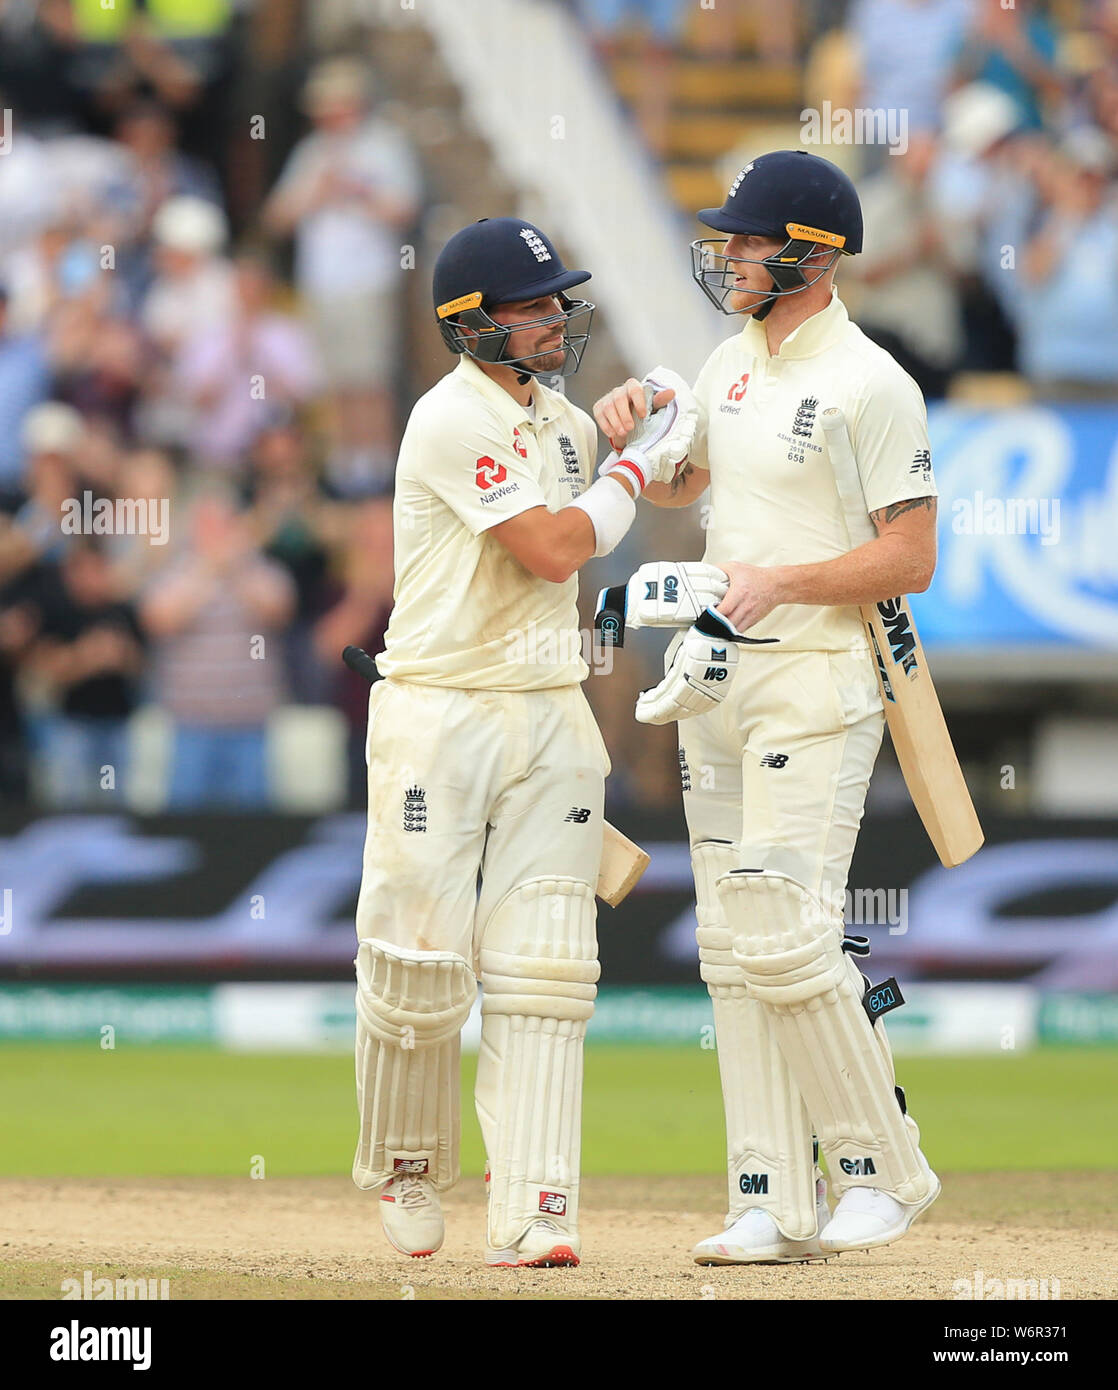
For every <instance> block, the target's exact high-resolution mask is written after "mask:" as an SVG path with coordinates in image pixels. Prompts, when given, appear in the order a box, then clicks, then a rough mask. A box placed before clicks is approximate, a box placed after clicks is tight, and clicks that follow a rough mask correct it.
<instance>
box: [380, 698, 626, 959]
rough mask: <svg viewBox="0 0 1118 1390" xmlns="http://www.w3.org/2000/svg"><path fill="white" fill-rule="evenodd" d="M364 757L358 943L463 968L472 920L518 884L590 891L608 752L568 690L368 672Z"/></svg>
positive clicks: (479, 920) (477, 937)
mask: <svg viewBox="0 0 1118 1390" xmlns="http://www.w3.org/2000/svg"><path fill="white" fill-rule="evenodd" d="M368 763H369V825H368V832H367V835H366V839H365V855H364V868H363V873H362V878H361V893H360V897H359V898H358V902H357V935H358V937H359V938H360V939H364V938H366V937H377V938H379V939H380V940H382V941H388V942H391V943H393V944H394V945H397V946H408V947H412V948H415V949H418V950H424V951H454V952H456V953H457V954H458V955H460V956H463V957H464V958H465V959H466V960H468V961H471V962H473V963H474V964H475V966H476V964H477V962H478V959H479V952H480V949H481V946H482V944H483V943H482V939H481V938H482V936H483V935H484V928H485V924H486V923H487V921H488V920H489V917H490V915H491V914H492V911H493V909H494V907H496V905H497V904H498V903H499V902H500V901H501V899H502V898H503V897H504V896H505V895H506V894H507V893H508V892H509V891H510V890H511V889H513V888H515V887H516V886H517V885H518V884H521V883H524V882H526V881H528V880H530V879H534V878H540V877H543V878H548V877H556V876H561V877H565V878H573V879H577V880H579V881H580V882H582V883H585V884H588V885H589V887H590V889H591V892H593V890H594V887H595V885H596V884H597V881H598V867H599V862H600V860H601V853H602V806H603V801H604V784H605V778H606V775H607V773H608V772H609V758H608V755H607V754H606V749H605V744H604V743H603V742H602V736H601V734H600V733H599V732H598V726H597V724H596V723H595V722H594V716H593V714H592V713H591V711H590V706H589V705H588V704H587V702H586V697H585V696H584V695H583V693H582V688H581V687H580V686H577V685H571V686H561V687H559V688H557V689H555V690H532V691H515V692H498V691H485V690H452V689H446V688H444V687H441V686H428V685H419V684H414V683H410V682H405V681H394V680H385V681H379V682H378V683H377V684H376V685H374V686H373V689H372V691H371V693H370V697H369V741H368ZM479 873H480V875H481V894H480V898H479V896H478V875H479Z"/></svg>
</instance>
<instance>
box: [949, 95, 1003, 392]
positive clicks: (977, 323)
mask: <svg viewBox="0 0 1118 1390" xmlns="http://www.w3.org/2000/svg"><path fill="white" fill-rule="evenodd" d="M943 116H944V129H943V143H942V147H941V151H940V156H939V159H938V160H937V162H936V164H935V167H934V169H933V170H932V173H931V175H930V178H929V184H928V195H929V197H930V198H931V199H932V201H933V203H934V206H935V215H936V220H937V222H938V224H939V226H940V227H941V229H942V231H943V237H944V242H945V244H946V245H948V246H950V248H951V256H952V261H953V262H954V264H955V266H956V269H957V271H958V275H959V280H958V289H959V295H960V302H961V309H962V316H963V333H964V338H965V349H964V356H963V360H962V363H961V364H960V365H961V367H962V369H963V370H965V371H974V372H990V371H993V372H1009V371H1013V370H1014V367H1015V363H1016V356H1015V354H1016V335H1015V333H1014V329H1013V326H1012V323H1011V322H1010V320H1009V319H1008V318H1007V317H1006V314H1005V312H1004V310H1003V308H1002V300H1001V299H999V297H998V295H997V294H996V293H995V292H994V289H993V288H992V287H991V285H990V284H989V283H988V281H989V278H990V276H991V275H997V276H998V277H999V278H1001V279H1003V280H1004V279H1005V270H1004V268H1003V267H1002V265H1001V264H1000V262H1001V260H1002V253H1001V249H1000V243H999V244H998V245H997V255H996V257H994V260H993V262H992V263H991V260H990V257H991V252H992V251H993V250H994V248H993V247H991V246H990V245H989V244H988V241H989V237H988V233H989V229H990V228H991V227H992V226H993V225H994V223H995V221H996V220H1000V217H1001V215H1002V212H1003V211H1004V209H1005V208H1006V207H1007V206H1008V205H1009V204H1010V203H1012V202H1013V200H1014V199H1015V198H1016V197H1018V196H1019V189H1020V184H1021V180H1022V173H1021V171H1020V170H1019V169H1018V167H1017V159H1016V152H1015V149H1014V144H1015V139H1016V136H1017V133H1018V131H1019V128H1020V124H1021V112H1020V109H1019V107H1018V106H1017V103H1016V102H1015V101H1014V100H1013V98H1012V97H1009V96H1007V95H1006V94H1005V92H1002V91H999V90H998V88H996V87H991V86H990V85H989V84H987V83H985V82H972V83H970V84H969V85H968V86H966V87H960V88H958V89H957V90H956V91H954V92H952V94H951V95H950V96H949V97H948V99H947V101H946V102H945V103H944V109H943Z"/></svg>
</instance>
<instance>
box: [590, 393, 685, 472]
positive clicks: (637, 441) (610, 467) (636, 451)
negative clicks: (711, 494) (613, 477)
mask: <svg viewBox="0 0 1118 1390" xmlns="http://www.w3.org/2000/svg"><path fill="white" fill-rule="evenodd" d="M669 387H670V388H671V389H672V390H673V391H674V392H675V393H676V394H675V398H674V399H673V400H670V401H669V402H668V403H667V405H662V406H661V407H660V409H659V410H655V411H654V410H653V409H652V400H653V397H654V396H656V395H657V394H658V393H659V392H660V391H663V390H666V389H667V388H669ZM644 399H645V405H646V406H647V408H648V413H647V414H646V415H645V417H644V419H643V420H640V421H638V423H637V425H636V428H635V429H634V430H633V432H632V433H631V434H630V435H629V438H628V440H627V441H626V444H625V448H624V449H623V450H622V451H621V453H620V454H617V453H613V454H610V456H609V458H607V459H606V461H605V463H603V464H602V467H601V468H600V470H599V472H600V473H601V474H602V475H605V474H606V473H613V472H615V471H617V470H618V469H623V470H624V471H626V472H627V473H628V474H629V476H630V477H631V478H632V479H633V481H634V482H635V483H636V485H637V490H638V492H643V491H644V489H645V488H646V487H647V486H648V484H649V483H670V482H671V481H672V479H673V478H674V477H675V475H676V472H677V470H678V468H679V465H680V464H681V463H682V462H683V460H684V459H685V458H686V457H687V455H688V454H689V453H690V452H691V445H692V444H693V443H694V439H695V430H696V428H697V426H698V422H699V407H698V403H697V402H696V400H695V397H694V395H693V394H692V391H691V388H690V387H689V386H688V385H687V383H686V382H685V381H684V379H683V378H682V377H681V376H680V375H679V374H678V373H677V372H673V371H670V370H669V369H668V368H667V367H654V368H653V369H652V371H651V372H649V373H648V375H647V376H646V377H645V378H644Z"/></svg>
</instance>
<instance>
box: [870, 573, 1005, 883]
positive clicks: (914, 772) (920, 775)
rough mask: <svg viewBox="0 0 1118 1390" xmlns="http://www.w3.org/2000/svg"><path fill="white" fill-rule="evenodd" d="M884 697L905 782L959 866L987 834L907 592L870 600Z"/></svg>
mask: <svg viewBox="0 0 1118 1390" xmlns="http://www.w3.org/2000/svg"><path fill="white" fill-rule="evenodd" d="M861 611H862V621H863V622H864V623H865V625H866V632H867V635H868V637H869V640H870V646H871V648H872V649H873V653H874V658H875V660H874V669H875V670H876V672H877V681H878V688H879V689H880V691H881V702H882V705H883V706H884V708H885V719H886V722H887V724H888V725H889V736H890V738H891V739H892V740H893V749H894V751H895V753H896V755H897V762H898V763H899V764H900V768H901V772H902V773H903V775H904V779H905V785H906V786H907V787H908V790H909V795H910V796H911V797H912V803H913V805H914V806H915V807H916V810H917V811H918V812H919V815H920V819H921V820H922V821H923V823H924V829H925V830H926V831H927V832H928V838H929V839H930V840H931V842H932V844H933V845H934V847H935V851H936V853H937V854H938V855H939V858H940V862H941V863H942V864H943V865H944V866H945V867H947V868H949V869H953V868H955V867H956V866H957V865H959V864H962V863H964V862H965V861H966V860H967V859H969V858H970V857H971V855H972V854H974V853H976V852H977V851H978V850H979V849H980V848H981V847H982V844H983V841H984V839H985V836H984V835H983V833H982V826H981V825H980V824H979V821H978V815H977V812H976V811H975V809H974V803H973V802H972V801H971V796H970V791H969V790H968V788H967V784H966V779H965V778H964V777H963V770H962V768H961V767H960V766H959V759H958V758H957V757H956V755H955V749H954V747H953V746H952V743H951V735H950V733H949V732H948V728H947V722H946V720H945V719H944V717H943V708H942V706H941V705H940V702H939V696H938V695H937V694H936V688H935V685H934V684H933V682H932V675H931V672H930V671H929V669H928V663H927V660H926V658H925V656H924V646H923V643H922V642H921V641H920V634H919V633H918V632H917V631H916V624H915V622H914V620H913V617H912V612H911V610H910V609H909V606H908V601H907V600H906V599H903V598H898V599H886V600H884V601H883V602H881V603H877V604H865V605H864V606H863V608H862V610H861Z"/></svg>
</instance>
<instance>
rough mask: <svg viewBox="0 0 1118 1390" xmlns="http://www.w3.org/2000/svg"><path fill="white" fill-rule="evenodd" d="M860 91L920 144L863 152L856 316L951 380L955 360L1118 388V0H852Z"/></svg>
mask: <svg viewBox="0 0 1118 1390" xmlns="http://www.w3.org/2000/svg"><path fill="white" fill-rule="evenodd" d="M847 33H848V35H849V38H850V41H851V48H852V52H853V54H854V57H855V59H856V72H857V74H858V93H857V96H858V104H859V105H862V106H864V107H867V108H871V109H872V108H878V107H889V106H891V105H897V104H900V105H901V106H903V108H904V109H905V110H906V111H907V112H908V131H907V147H906V148H905V149H904V151H903V153H900V154H897V155H893V154H890V153H888V152H887V151H885V150H883V149H881V148H877V149H873V150H871V151H869V152H868V153H869V155H870V158H869V159H866V160H864V163H863V170H864V172H863V175H862V178H861V181H860V191H861V194H862V199H863V208H864V212H865V219H866V252H865V254H863V255H862V256H860V257H857V258H856V259H854V260H852V261H851V262H850V264H849V266H847V267H844V279H846V280H848V281H853V282H855V283H856V284H857V287H858V290H859V294H858V297H857V299H856V301H855V302H856V306H857V316H858V318H859V322H861V324H862V326H863V327H864V328H865V329H866V330H867V331H868V332H870V333H871V335H872V336H874V337H876V338H877V339H878V340H879V341H880V342H882V344H883V345H884V346H886V347H887V348H889V350H890V351H891V352H893V353H894V355H895V356H896V357H897V358H898V359H899V360H900V361H901V362H902V364H903V365H904V366H905V367H906V368H907V369H908V370H909V371H910V372H911V373H912V374H913V376H915V377H916V379H917V380H918V381H919V382H920V385H921V386H922V388H923V389H924V391H925V394H926V395H928V396H930V397H933V398H934V397H939V396H943V395H944V394H945V393H946V392H947V391H948V389H949V388H950V386H951V383H952V380H953V378H955V377H956V374H957V373H959V372H982V373H986V372H1013V371H1017V372H1020V373H1021V375H1022V376H1023V377H1024V379H1025V380H1026V381H1027V382H1028V383H1029V384H1030V386H1031V387H1032V388H1033V390H1034V391H1035V392H1036V393H1037V394H1040V395H1044V396H1047V397H1051V398H1057V397H1059V398H1064V399H1068V398H1071V399H1076V398H1084V399H1094V398H1097V399H1110V400H1114V399H1115V398H1116V396H1118V3H1115V0H1085V2H1084V3H1081V4H1065V5H1055V6H1052V7H1047V8H1046V7H1044V6H1041V5H1039V4H1036V3H1034V2H1033V0H1015V3H1014V4H1013V5H1012V6H1008V7H1007V6H1004V5H1003V4H1002V0H854V3H853V4H852V5H851V7H850V11H849V14H848V17H847Z"/></svg>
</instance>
